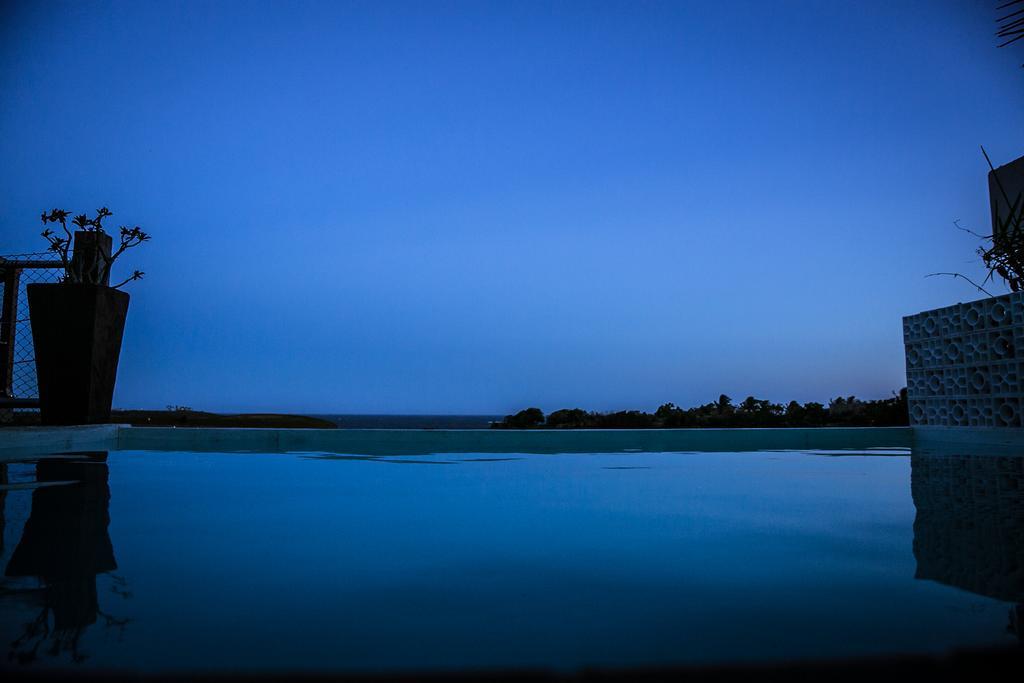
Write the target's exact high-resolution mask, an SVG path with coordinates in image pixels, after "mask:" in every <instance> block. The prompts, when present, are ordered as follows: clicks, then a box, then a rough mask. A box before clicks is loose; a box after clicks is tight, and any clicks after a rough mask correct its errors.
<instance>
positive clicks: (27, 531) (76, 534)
mask: <svg viewBox="0 0 1024 683" xmlns="http://www.w3.org/2000/svg"><path fill="white" fill-rule="evenodd" d="M73 455H74V456H77V457H70V458H67V459H63V458H62V459H42V460H39V461H38V462H37V463H36V466H35V479H36V482H37V483H39V484H44V485H43V486H40V487H39V488H36V489H35V490H34V491H33V492H32V508H31V513H30V515H29V518H28V521H26V522H25V527H24V531H23V533H22V536H21V540H20V542H19V543H18V545H17V547H15V549H14V551H13V553H12V555H11V558H10V561H9V562H8V563H7V567H6V570H5V572H4V574H5V576H7V577H12V578H13V577H34V578H35V579H37V580H38V582H39V584H38V587H35V588H27V589H22V590H21V591H20V595H19V597H21V598H23V599H25V600H28V601H31V602H33V603H34V604H36V605H37V606H38V610H39V611H38V612H37V613H36V615H35V617H34V618H33V619H31V620H30V621H28V623H26V624H25V625H24V629H23V632H22V633H21V634H20V635H19V636H18V637H17V638H16V639H15V640H14V641H13V642H12V643H11V650H10V653H9V655H8V658H9V660H11V661H17V662H19V663H28V662H31V661H33V660H35V659H36V658H37V657H39V656H40V655H41V654H45V655H48V656H52V657H59V656H61V655H66V656H68V657H69V658H70V659H71V660H72V661H75V662H78V661H81V660H82V659H84V657H85V655H84V654H83V653H82V652H80V651H79V640H80V638H81V636H82V634H83V633H84V632H85V630H86V629H87V628H88V627H89V626H90V625H92V624H94V623H95V622H96V620H97V617H103V618H104V620H105V622H106V623H107V624H108V625H123V623H124V622H123V621H121V620H118V619H116V618H114V617H111V616H110V615H107V614H105V613H104V612H103V611H102V610H101V609H100V604H99V599H98V597H97V592H96V576H97V575H98V574H102V573H104V572H110V571H113V570H114V569H116V568H117V563H116V561H115V560H114V548H113V545H112V544H111V542H110V535H109V533H108V531H107V527H108V526H109V524H110V514H109V512H108V509H109V505H110V488H109V486H108V484H107V480H108V476H109V475H108V468H107V464H106V458H107V454H106V453H105V452H95V453H79V454H73ZM45 484H51V485H48V486H47V485H45Z"/></svg>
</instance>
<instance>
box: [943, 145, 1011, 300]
mask: <svg viewBox="0 0 1024 683" xmlns="http://www.w3.org/2000/svg"><path fill="white" fill-rule="evenodd" d="M981 153H982V154H983V155H984V156H985V161H986V162H987V163H988V167H989V169H991V171H992V177H993V179H994V180H995V184H996V189H997V190H998V192H999V197H998V198H997V205H998V199H1002V200H1003V202H1005V203H1006V208H1007V213H1006V216H1000V215H999V212H998V211H997V212H996V215H995V216H994V221H995V225H993V226H992V232H991V233H990V234H987V235H986V234H980V233H977V232H974V231H973V230H970V229H968V228H965V227H963V226H961V225H960V222H959V221H953V224H954V225H955V226H956V227H957V228H958V229H959V230H963V231H964V232H966V233H968V234H970V235H974V236H975V237H977V238H978V239H980V240H982V241H983V242H985V244H983V245H982V246H980V247H978V249H977V254H978V256H980V257H981V261H982V263H983V264H984V265H985V268H986V270H988V274H987V275H986V276H985V279H984V280H982V281H981V283H980V284H979V283H977V282H975V281H974V280H972V279H971V278H969V277H967V276H966V275H964V274H963V273H958V272H941V273H931V274H930V275H928V277H933V276H935V275H949V276H951V277H954V278H961V279H963V280H966V281H967V282H969V283H971V284H972V285H974V287H975V288H976V289H977V290H978V291H980V292H982V293H983V294H985V295H987V296H994V295H993V294H992V293H991V292H989V291H988V290H987V289H985V286H986V285H987V284H989V283H990V282H995V280H996V278H997V277H998V278H999V279H1001V280H1002V281H1003V282H1004V283H1005V284H1006V286H1007V287H1008V288H1009V289H1010V291H1011V292H1020V291H1024V234H1022V232H1021V223H1022V222H1024V196H1022V195H1021V194H1020V193H1017V196H1016V197H1015V198H1014V199H1013V200H1011V199H1010V195H1009V193H1008V192H1007V191H1006V187H1005V186H1004V185H1003V183H1002V180H1001V179H1000V177H999V173H997V172H996V168H995V166H993V164H992V160H991V159H989V156H988V153H987V152H986V151H985V148H984V147H982V148H981Z"/></svg>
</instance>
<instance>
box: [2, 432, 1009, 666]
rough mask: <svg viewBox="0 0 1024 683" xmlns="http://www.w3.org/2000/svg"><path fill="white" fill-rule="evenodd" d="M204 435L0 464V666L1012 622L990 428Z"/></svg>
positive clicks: (795, 642)
mask: <svg viewBox="0 0 1024 683" xmlns="http://www.w3.org/2000/svg"><path fill="white" fill-rule="evenodd" d="M136 431H138V430H136ZM159 431H161V430H153V431H152V432H147V433H143V434H141V435H138V436H137V437H133V438H141V439H143V441H145V439H149V438H151V437H154V436H155V435H156V434H157V433H158V432H159ZM186 431H191V430H181V432H186ZM244 431H249V430H244ZM211 438H212V437H211V436H203V435H195V434H187V435H186V434H181V435H179V436H177V437H174V439H170V440H169V439H167V438H165V439H164V445H165V448H163V449H160V450H155V449H153V448H152V447H153V446H154V444H153V443H149V444H148V445H149V446H150V448H138V447H126V446H138V445H139V443H138V442H136V443H135V444H131V443H130V442H125V440H124V439H121V440H120V441H119V442H118V444H117V447H114V448H109V449H105V450H94V451H87V452H80V453H76V454H45V455H19V456H17V458H16V459H15V460H13V461H10V462H7V463H6V464H5V465H4V469H5V470H6V482H5V483H4V484H3V494H2V495H3V498H4V500H3V501H2V502H3V506H2V508H3V515H4V517H3V547H2V558H0V560H2V566H3V569H4V576H3V578H2V580H0V581H2V582H0V638H2V640H0V642H2V643H4V644H5V646H7V647H8V653H6V654H7V655H8V656H9V658H8V659H7V666H12V667H13V666H17V667H28V668H38V667H62V668H69V667H70V668H77V669H81V670H95V669H104V670H107V669H112V670H123V671H131V672H135V671H138V672H180V671H231V672H250V671H251V672H256V671H258V672H273V671H296V670H303V671H328V672H381V671H384V672H395V671H399V672H400V671H452V670H466V669H474V670H478V669H488V670H489V669H551V670H556V671H574V670H578V669H580V668H582V667H650V666H665V665H688V664H719V663H735V662H762V661H790V660H806V659H823V658H836V657H859V656H871V655H894V654H905V653H931V654H941V653H945V652H949V651H951V650H956V649H960V648H975V647H988V646H1010V645H1012V644H1014V643H1016V642H1017V638H1018V634H1019V632H1020V628H1021V627H1020V619H1021V616H1022V608H1021V606H1020V603H1021V602H1024V458H1022V457H1020V456H1016V455H1006V454H1001V455H998V454H991V453H989V454H976V455H966V454H964V452H963V451H962V449H961V450H958V451H955V452H926V451H923V450H912V449H911V448H908V447H906V446H905V445H904V444H893V443H889V444H886V443H884V442H880V443H876V444H875V445H873V446H864V447H860V448H856V449H842V448H826V449H822V448H805V449H800V448H797V449H783V450H758V451H754V450H750V451H740V450H737V451H735V452H730V451H719V452H701V451H692V452H659V451H656V450H655V451H652V450H643V449H623V448H616V449H614V450H613V449H609V450H608V452H600V451H598V450H596V449H595V450H594V451H593V452H564V451H563V452H544V453H530V452H525V451H518V452H517V451H503V450H502V449H500V448H494V449H492V450H493V451H494V452H485V451H478V452H469V451H466V450H462V449H455V450H452V451H450V452H443V451H438V450H436V449H435V448H434V445H435V444H431V447H429V448H423V449H422V451H423V452H421V453H419V454H416V453H408V452H406V451H409V450H416V449H415V448H414V447H412V446H408V445H407V444H406V445H402V446H401V447H395V448H390V449H389V448H380V449H377V450H379V451H381V452H379V453H373V452H371V453H365V452H359V451H361V450H362V451H365V450H373V449H366V448H363V449H360V448H351V449H350V450H351V451H353V452H348V453H345V452H327V451H323V450H320V451H317V450H310V451H302V452H294V451H293V452H284V453H282V452H263V453H261V452H245V453H238V452H234V453H229V452H223V451H222V450H219V451H216V452H203V451H202V450H201V449H198V450H196V449H193V448H188V449H186V448H182V445H183V444H184V442H185V440H188V439H199V440H200V441H198V442H196V443H191V442H190V443H191V446H195V445H197V444H199V443H201V442H202V440H203V439H207V440H209V439H211ZM234 438H242V437H240V436H239V435H237V434H236V436H235V437H234ZM245 438H248V437H245ZM252 438H261V439H266V438H269V436H268V435H267V434H264V435H263V436H260V437H256V436H254V437H252ZM368 438H369V437H368ZM410 438H411V439H412V440H413V442H414V441H415V439H414V438H413V437H410ZM419 438H421V439H427V440H429V439H430V438H434V439H436V438H438V437H437V436H436V435H434V436H432V437H431V436H421V437H419ZM502 438H504V437H502ZM588 438H589V437H588ZM651 438H653V437H651ZM214 441H216V440H214ZM875 441H878V439H877V438H876V439H875ZM888 441H890V442H891V441H893V440H892V439H889V440H888ZM897 441H898V439H897ZM218 443H219V442H218ZM469 443H473V442H472V441H470V442H469ZM584 443H585V444H587V445H589V442H584ZM247 445H253V444H252V443H249V444H247ZM615 445H616V446H621V445H622V444H619V443H615ZM174 448H179V450H174ZM546 450H554V451H559V450H560V449H559V448H553V449H546Z"/></svg>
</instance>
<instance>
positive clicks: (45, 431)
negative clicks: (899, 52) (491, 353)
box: [0, 424, 1024, 460]
mask: <svg viewBox="0 0 1024 683" xmlns="http://www.w3.org/2000/svg"><path fill="white" fill-rule="evenodd" d="M914 446H922V447H926V448H943V447H945V448H965V447H968V446H986V447H988V446H996V447H1000V448H1002V449H1010V450H1013V449H1017V450H1019V451H1020V452H1024V429H1005V428H1000V429H996V428H963V427H958V428H945V427H819V428H807V429H800V428H781V429H780V428H753V429H745V428H739V429H737V428H733V429H565V430H546V429H543V430H540V429H538V430H506V429H275V428H247V427H237V428H235V427H223V428H220V427H133V426H131V425H124V424H109V425H88V426H76V427H8V428H3V429H0V460H10V459H14V458H18V457H24V456H25V455H26V454H32V453H40V452H45V451H49V452H60V451H89V450H151V451H186V452H230V453H245V452H261V453H296V452H298V453H310V452H319V453H351V454H361V455H422V454H430V453H473V452H478V453H518V452H525V453H594V452H725V451H731V452H736V451H768V450H850V449H879V448H911V447H914Z"/></svg>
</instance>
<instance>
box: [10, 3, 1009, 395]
mask: <svg viewBox="0 0 1024 683" xmlns="http://www.w3.org/2000/svg"><path fill="white" fill-rule="evenodd" d="M995 16H996V15H995V13H994V11H993V9H992V6H991V5H990V4H989V3H985V2H972V1H967V0H963V1H958V2H937V1H936V2H932V1H929V2H895V3H888V2H886V3H883V2H830V3H820V2H794V3H786V2H771V3H765V2H734V3H720V2H678V3H598V2H585V3H541V2H514V3H513V2H509V3H485V2H466V3H448V2H434V3H420V2H417V3H386V2H367V3H340V2H327V3H312V2H308V3H283V2H282V3H244V4H242V3H239V4H233V3H228V2H217V3H200V2H188V3H173V2H159V3H157V2H153V3H150V2H131V3H82V2H75V3H68V4H62V3H25V4H18V3H13V4H11V3H5V4H4V5H3V6H2V9H0V93H2V95H0V158H2V159H3V160H4V163H3V164H0V209H2V210H0V253H16V252H21V251H26V250H34V249H37V248H41V246H42V240H41V239H39V238H38V237H37V235H38V232H39V230H40V229H41V227H40V226H39V224H38V215H39V213H40V212H41V211H42V210H43V209H48V208H52V207H55V206H58V207H65V208H68V209H72V210H76V211H81V210H87V209H88V210H92V209H94V208H96V207H98V206H101V205H107V206H109V207H110V208H111V209H112V210H113V211H114V212H115V216H114V220H115V221H123V222H125V223H129V224H132V225H134V224H140V225H142V226H143V227H145V228H146V229H148V230H149V231H150V232H151V233H152V234H153V235H154V239H153V241H152V242H150V243H148V244H147V245H145V246H143V247H142V248H140V249H139V250H137V251H136V252H134V253H130V254H129V255H128V256H126V257H125V258H124V263H123V264H122V266H121V268H122V270H125V271H130V269H132V268H136V267H137V268H140V269H142V270H145V271H146V273H147V277H146V279H145V280H143V281H142V282H137V283H133V284H132V285H130V291H131V294H132V303H131V310H130V313H129V319H128V326H127V330H126V337H125V342H124V351H123V354H122V361H121V370H120V374H119V385H118V389H117V395H116V397H115V403H116V404H117V405H119V406H122V407H163V406H164V405H166V404H185V405H191V406H193V407H196V408H205V409H211V410H278V411H306V412H366V413H380V412H392V413H432V412H434V413H445V412H464V413H491V412H496V413H503V412H508V411H512V410H514V409H518V408H521V407H525V406H527V405H537V406H539V407H541V408H543V409H545V410H552V409H556V408H560V407H568V406H579V407H583V408H588V409H598V410H612V409H623V408H643V409H653V408H655V407H657V406H658V405H659V404H660V403H662V402H665V401H674V402H676V403H678V404H681V405H691V404H695V403H702V402H706V401H709V400H713V399H714V398H716V397H717V396H718V394H719V393H721V392H725V393H728V394H729V395H731V396H733V397H735V398H737V399H739V398H743V397H744V396H746V395H748V394H754V395H757V396H759V397H764V398H770V399H773V400H789V399H791V398H795V399H798V400H801V401H806V400H820V401H825V400H827V399H828V398H829V397H831V396H836V395H839V394H843V395H847V394H856V395H858V396H864V397H882V396H885V395H888V394H889V392H890V391H891V390H893V389H897V388H899V387H901V386H903V385H904V376H903V373H904V365H903V352H902V339H901V335H902V331H901V323H900V317H901V316H902V315H906V314H909V313H915V312H918V311H920V310H924V309H927V308H931V307H935V306H940V305H945V304H948V303H952V302H955V301H958V300H962V301H967V300H971V299H974V298H977V296H976V293H975V292H973V291H972V290H971V288H970V287H969V286H968V285H966V284H964V283H963V282H962V281H953V280H949V279H941V278H931V279H925V277H924V276H925V275H926V274H928V273H930V272H934V271H939V270H961V271H963V272H965V273H968V274H972V275H977V274H979V273H980V268H979V267H978V266H977V265H976V264H975V263H974V255H973V249H974V242H973V241H972V239H971V238H970V237H969V236H968V235H966V234H964V233H961V232H958V231H957V230H956V229H955V228H954V227H953V224H952V223H953V221H954V220H955V219H960V220H961V221H962V224H963V225H965V226H973V227H978V228H981V229H984V227H985V225H986V222H987V220H988V217H987V206H988V203H987V194H986V193H987V186H986V181H985V172H986V170H987V169H986V167H985V164H984V160H983V159H982V157H981V155H980V152H979V149H978V146H979V144H984V145H985V146H986V148H987V149H988V150H989V152H990V154H991V155H992V157H993V159H995V160H996V161H997V163H1002V162H1006V161H1009V160H1011V159H1013V158H1015V157H1017V156H1019V155H1020V154H1022V153H1024V144H1022V141H1021V135H1020V131H1021V129H1022V124H1024V89H1022V87H1021V85H1022V83H1024V69H1021V68H1020V63H1021V62H1022V61H1024V49H1021V50H1017V51H1012V50H1011V49H1006V50H997V49H995V47H994V46H995V41H994V38H993V36H992V32H993V27H994V22H993V20H994V19H995Z"/></svg>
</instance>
